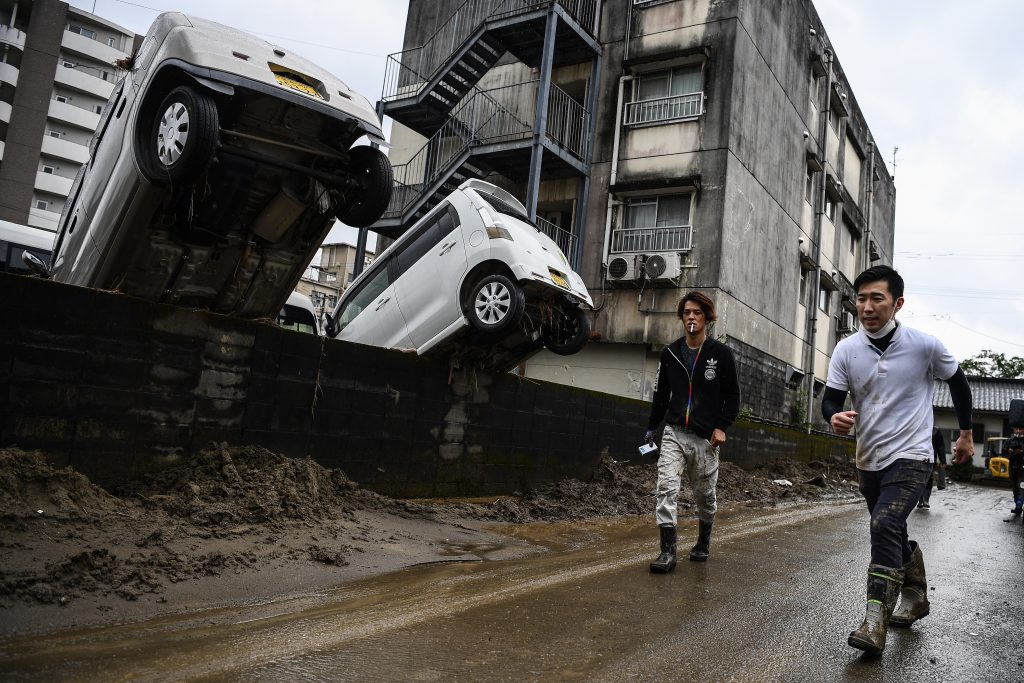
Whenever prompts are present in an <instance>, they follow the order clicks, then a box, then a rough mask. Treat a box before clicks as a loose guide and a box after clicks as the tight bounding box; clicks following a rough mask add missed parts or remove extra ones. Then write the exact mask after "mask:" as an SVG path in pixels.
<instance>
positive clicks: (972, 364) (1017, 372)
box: [960, 349, 1024, 379]
mask: <svg viewBox="0 0 1024 683" xmlns="http://www.w3.org/2000/svg"><path fill="white" fill-rule="evenodd" d="M960 367H961V368H963V371H964V373H965V374H967V375H972V376H974V377H1002V378H1004V379H1021V378H1024V358H1021V357H1020V356H1009V357H1008V356H1007V355H1006V354H1005V353H996V352H995V351H991V350H989V349H984V350H983V351H982V352H981V353H979V354H978V355H976V356H971V357H970V358H968V359H967V360H964V361H961V362H960Z"/></svg>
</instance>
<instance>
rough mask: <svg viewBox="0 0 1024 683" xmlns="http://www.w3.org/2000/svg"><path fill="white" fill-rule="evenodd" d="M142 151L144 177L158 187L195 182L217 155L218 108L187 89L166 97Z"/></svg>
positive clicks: (184, 86) (182, 88)
mask: <svg viewBox="0 0 1024 683" xmlns="http://www.w3.org/2000/svg"><path fill="white" fill-rule="evenodd" d="M149 131H150V132H149V136H148V137H147V138H146V139H145V141H144V144H143V149H142V155H141V156H142V159H141V161H142V163H141V164H140V166H141V168H142V173H143V175H144V176H146V179H147V180H149V181H150V182H151V183H153V184H156V185H167V184H174V183H189V184H192V183H194V182H196V181H197V180H198V179H199V177H201V176H202V174H203V173H204V172H205V171H206V169H207V168H209V166H210V163H211V162H212V161H213V157H214V154H216V152H217V143H218V141H219V134H220V122H219V119H218V115H217V104H216V103H215V102H214V101H213V99H212V98H210V97H209V96H207V95H204V94H203V93H200V92H198V91H196V90H194V89H193V88H190V87H188V86H187V85H182V86H179V87H177V88H175V89H174V90H172V91H171V92H169V93H168V94H167V97H165V98H164V99H163V101H162V102H161V103H160V106H159V107H157V108H156V111H155V112H154V116H153V121H152V122H151V124H150V127H149Z"/></svg>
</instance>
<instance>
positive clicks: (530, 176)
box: [374, 0, 895, 423]
mask: <svg viewBox="0 0 1024 683" xmlns="http://www.w3.org/2000/svg"><path fill="white" fill-rule="evenodd" d="M863 85H866V84H863ZM862 87H863V86H862ZM380 108H381V111H382V112H383V113H384V114H386V115H388V116H391V117H392V118H393V119H394V120H395V125H394V127H393V133H392V140H391V144H392V147H391V159H392V161H393V162H394V163H395V176H396V191H395V197H394V199H393V203H392V207H391V209H390V210H389V213H388V214H386V215H385V218H384V219H383V220H382V221H381V222H380V223H379V224H378V225H376V226H374V230H376V231H377V232H379V233H380V234H382V235H385V236H393V235H397V234H401V231H402V230H404V229H405V228H407V227H408V226H409V225H410V224H411V223H412V221H414V220H415V219H416V218H417V217H418V216H420V215H422V214H423V212H424V211H426V210H427V209H429V207H431V206H433V205H434V204H436V202H437V201H439V200H440V198H441V197H443V196H444V194H445V193H446V192H447V191H448V190H450V189H451V187H452V186H454V185H455V184H457V183H458V182H460V181H461V180H462V179H464V178H466V177H484V178H486V179H488V180H491V181H492V182H495V183H497V184H499V185H502V186H504V187H506V188H507V189H509V190H511V191H512V192H513V193H514V194H516V195H517V196H519V197H521V198H523V199H524V200H525V204H526V206H527V208H528V209H529V210H530V211H531V214H532V215H534V216H536V219H537V223H538V225H539V226H540V228H541V229H542V230H544V231H546V232H548V233H549V234H551V235H552V236H554V237H555V238H556V240H557V241H558V242H559V244H560V245H561V246H562V247H563V250H564V251H565V252H566V253H567V255H568V256H569V257H570V259H571V260H572V262H573V264H574V265H575V266H576V269H577V270H578V271H579V272H580V273H581V274H582V275H583V277H584V279H585V280H586V282H587V285H588V287H589V288H590V289H591V293H592V294H593V297H594V301H595V309H596V310H595V314H594V338H595V339H594V342H593V343H591V344H589V345H588V347H587V348H585V349H584V351H583V352H581V353H579V354H577V355H575V356H571V357H569V358H563V357H554V356H551V355H547V354H541V355H539V356H537V357H535V358H533V359H531V360H530V361H529V362H528V363H527V364H526V368H525V372H526V374H527V375H528V376H533V377H538V378H543V379H551V380H556V381H561V382H565V383H568V384H573V385H576V386H584V387H589V388H594V389H599V390H602V391H608V392H612V393H617V394H621V395H624V396H630V397H637V398H649V397H650V395H651V391H652V383H653V380H654V374H655V370H656V366H657V359H658V357H659V353H660V350H661V349H662V348H663V346H664V345H665V344H667V343H669V342H670V341H672V340H674V339H676V338H677V337H679V336H680V334H681V329H680V325H679V322H678V320H677V318H676V315H675V311H676V303H677V301H678V299H679V297H680V296H681V295H682V294H683V293H684V292H685V291H686V290H688V289H691V288H696V289H700V290H702V291H704V292H706V293H708V294H709V295H710V296H711V297H712V298H713V299H714V300H715V302H716V305H717V307H718V310H719V313H720V319H719V321H718V323H717V324H716V325H715V327H714V329H713V334H715V335H718V336H723V335H724V336H725V337H727V338H728V341H729V344H730V346H731V347H732V348H733V349H734V350H735V352H736V355H737V358H738V362H739V364H740V372H741V381H742V383H743V390H744V398H743V404H744V407H745V408H746V409H747V410H749V411H750V412H752V413H753V414H756V415H760V416H762V417H766V418H771V419H776V420H781V421H785V422H796V423H804V422H806V421H807V420H808V419H809V418H810V419H811V421H814V420H815V419H818V418H817V413H818V411H817V410H816V409H815V408H814V407H813V403H814V401H813V399H812V398H811V397H812V396H814V395H816V394H817V393H818V392H819V391H820V388H821V387H822V386H823V382H824V379H825V377H826V372H827V366H828V360H829V357H830V355H831V352H832V349H833V348H834V347H835V344H836V342H837V341H838V340H839V339H841V338H842V336H843V335H845V334H848V333H849V332H851V331H852V330H853V329H854V328H855V326H856V316H855V314H854V304H853V297H852V295H853V292H852V285H851V281H852V280H853V279H854V277H855V276H856V273H857V272H859V271H860V270H862V269H863V268H864V267H866V266H867V265H869V264H875V263H892V253H893V231H894V215H895V188H894V185H893V181H892V178H891V177H890V175H889V172H888V170H887V169H886V166H885V163H884V162H883V160H882V157H881V155H880V154H879V152H878V150H877V149H876V147H875V144H874V141H873V138H872V136H871V132H870V130H869V128H868V126H867V122H866V121H865V120H864V117H863V115H862V113H861V111H860V109H859V107H858V106H857V102H856V98H855V97H854V94H853V90H852V87H851V84H850V83H849V82H848V81H847V79H846V76H845V74H844V72H843V69H842V66H841V64H840V61H839V59H838V58H837V57H836V55H835V54H834V52H833V51H832V48H831V45H830V43H829V40H828V36H827V33H826V31H825V28H824V27H823V26H822V24H821V20H820V19H819V17H818V15H817V12H816V11H815V9H814V6H813V4H812V2H811V1H810V0H788V1H785V2H784V1H783V0H722V1H716V2H712V1H711V0H604V1H603V2H602V1H600V0H546V1H530V2H525V1H524V2H520V3H511V4H509V3H502V2H496V1H494V0H471V1H470V2H463V0H411V1H410V5H409V15H408V20H407V28H406V37H405V49H404V50H403V52H401V53H398V54H396V55H392V56H391V57H390V58H389V61H388V68H387V74H386V82H385V86H384V92H383V97H382V100H381V104H380Z"/></svg>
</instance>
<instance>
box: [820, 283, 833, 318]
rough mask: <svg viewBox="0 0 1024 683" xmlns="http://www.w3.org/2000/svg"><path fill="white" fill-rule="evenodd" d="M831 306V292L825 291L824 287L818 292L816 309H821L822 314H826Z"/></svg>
mask: <svg viewBox="0 0 1024 683" xmlns="http://www.w3.org/2000/svg"><path fill="white" fill-rule="evenodd" d="M831 304H832V292H831V291H829V290H827V289H825V288H824V287H822V288H821V290H820V291H819V292H818V308H820V309H821V311H822V313H826V314H827V313H828V309H829V307H830V306H831Z"/></svg>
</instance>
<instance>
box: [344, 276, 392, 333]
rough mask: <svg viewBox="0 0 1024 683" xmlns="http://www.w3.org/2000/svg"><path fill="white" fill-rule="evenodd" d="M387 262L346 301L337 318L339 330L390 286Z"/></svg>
mask: <svg viewBox="0 0 1024 683" xmlns="http://www.w3.org/2000/svg"><path fill="white" fill-rule="evenodd" d="M387 265H388V264H386V263H382V264H380V266H379V267H378V270H377V272H376V274H374V275H373V276H372V277H371V278H370V279H369V280H367V281H366V282H364V283H362V284H360V285H359V291H357V292H356V293H355V294H354V295H353V296H352V298H351V299H349V300H348V301H346V302H345V304H344V305H343V306H342V308H341V310H340V311H338V313H337V315H336V316H335V319H336V320H337V321H338V322H337V326H338V332H341V331H342V330H343V329H345V328H346V327H347V326H348V324H349V323H350V322H352V321H353V320H355V319H356V317H357V316H358V315H359V314H360V313H362V312H363V310H364V309H365V308H366V307H368V306H369V305H370V304H372V303H373V300H374V299H376V298H377V297H378V296H379V295H380V293H381V292H383V291H384V290H385V289H387V288H388V285H390V284H391V277H390V275H389V274H388V268H387Z"/></svg>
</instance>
